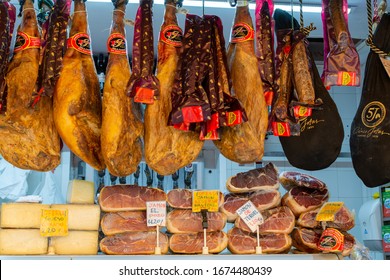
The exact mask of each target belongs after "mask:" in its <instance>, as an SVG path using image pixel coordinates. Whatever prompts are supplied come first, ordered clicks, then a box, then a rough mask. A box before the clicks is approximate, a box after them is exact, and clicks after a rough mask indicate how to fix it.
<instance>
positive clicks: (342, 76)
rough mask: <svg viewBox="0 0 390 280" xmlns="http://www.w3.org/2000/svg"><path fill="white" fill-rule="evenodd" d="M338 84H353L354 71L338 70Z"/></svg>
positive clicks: (354, 83)
mask: <svg viewBox="0 0 390 280" xmlns="http://www.w3.org/2000/svg"><path fill="white" fill-rule="evenodd" d="M337 85H338V86H355V85H356V73H355V72H339V73H338V77H337Z"/></svg>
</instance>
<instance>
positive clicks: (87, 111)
mask: <svg viewBox="0 0 390 280" xmlns="http://www.w3.org/2000/svg"><path fill="white" fill-rule="evenodd" d="M74 5H75V8H74V10H75V13H74V14H73V20H72V26H71V30H70V38H69V39H68V49H67V50H66V53H65V56H64V60H63V68H62V71H61V74H60V78H59V79H58V81H57V84H56V88H55V92H54V122H55V125H56V128H57V131H58V133H59V134H60V136H61V138H62V140H63V141H64V142H65V144H66V145H67V146H68V147H69V149H70V150H71V151H72V152H73V153H74V154H76V155H77V156H78V157H79V158H80V159H82V160H83V161H85V162H86V163H88V164H89V165H91V166H92V167H93V168H95V169H97V170H102V169H104V163H103V158H102V154H101V148H100V129H101V122H102V115H101V114H102V112H101V110H102V104H101V103H102V102H101V97H100V86H99V80H98V77H97V74H96V69H95V65H94V62H93V59H92V54H91V49H90V39H89V34H88V23H87V14H86V7H85V3H84V1H83V0H74Z"/></svg>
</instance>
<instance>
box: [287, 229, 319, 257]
mask: <svg viewBox="0 0 390 280" xmlns="http://www.w3.org/2000/svg"><path fill="white" fill-rule="evenodd" d="M321 233H322V229H320V230H313V229H308V228H295V229H294V230H293V232H292V233H291V238H292V245H293V246H294V247H295V248H297V249H298V250H299V251H301V252H305V253H311V254H313V253H319V252H321V251H320V250H318V249H317V243H318V241H319V240H320V237H321Z"/></svg>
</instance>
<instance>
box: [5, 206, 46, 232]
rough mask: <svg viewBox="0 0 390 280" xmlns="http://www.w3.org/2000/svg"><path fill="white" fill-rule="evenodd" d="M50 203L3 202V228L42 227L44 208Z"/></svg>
mask: <svg viewBox="0 0 390 280" xmlns="http://www.w3.org/2000/svg"><path fill="white" fill-rule="evenodd" d="M49 208H50V205H49V204H40V203H3V204H2V205H1V222H0V226H1V227H2V228H37V229H38V228H40V226H41V213H42V209H49Z"/></svg>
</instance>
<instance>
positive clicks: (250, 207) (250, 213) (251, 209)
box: [236, 201, 264, 232]
mask: <svg viewBox="0 0 390 280" xmlns="http://www.w3.org/2000/svg"><path fill="white" fill-rule="evenodd" d="M236 213H237V214H238V215H239V216H240V218H241V219H242V220H243V221H244V222H245V224H246V225H247V226H248V227H249V228H250V229H251V231H252V232H255V231H256V230H257V227H258V226H259V225H261V224H262V223H263V222H264V219H263V216H262V215H261V214H260V212H259V210H257V208H256V207H255V205H254V204H253V203H252V201H248V202H247V203H245V204H244V205H242V206H241V207H240V208H238V209H237V211H236Z"/></svg>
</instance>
